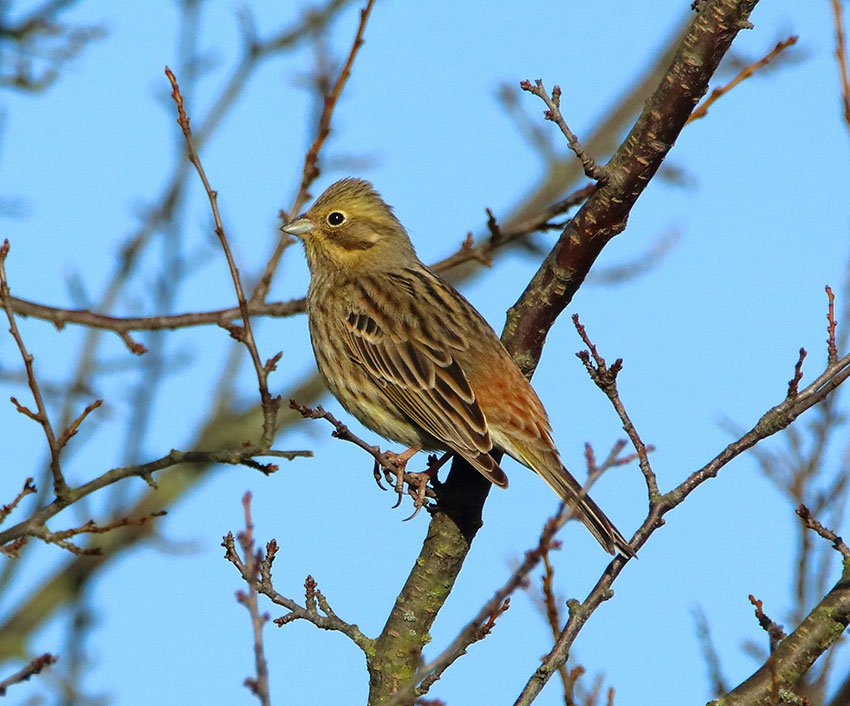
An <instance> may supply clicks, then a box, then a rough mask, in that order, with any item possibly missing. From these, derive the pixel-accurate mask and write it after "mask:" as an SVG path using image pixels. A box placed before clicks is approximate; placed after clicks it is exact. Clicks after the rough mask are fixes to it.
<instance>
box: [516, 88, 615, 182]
mask: <svg viewBox="0 0 850 706" xmlns="http://www.w3.org/2000/svg"><path fill="white" fill-rule="evenodd" d="M519 87H520V88H521V89H522V90H523V91H528V92H529V93H533V94H534V95H535V96H537V97H538V98H540V100H542V101H543V102H544V103H545V104H546V111H545V112H544V113H543V117H544V118H546V120H551V121H552V122H553V123H555V124H556V125H557V126H558V127H559V128H560V129H561V132H562V133H564V137H566V138H567V144H569V146H570V149H571V150H572V151H573V152H575V154H576V157H578V158H579V160H581V166H582V167H583V168H584V173H585V174H586V175H587V178H588V179H593V180H594V181H597V182H599V181H605V179H607V176H608V174H607V172H606V170H605V168H604V167H601V166H599V165H598V164H597V163H596V160H594V159H593V157H591V156H590V155H589V154H587V152H586V151H585V149H584V147H582V145H581V142H579V139H578V137H576V135H575V133H574V132H573V131H572V130H570V128H569V127H568V126H567V121H566V120H564V116H563V115H562V114H561V87H560V86H558V85H556V86H554V87H553V88H552V95H551V96H550V95H549V93H548V92H547V91H546V88H545V86H544V85H543V81H542V80H540V79H537V80H535V81H534V84H532V83H531V81H521V82H520V84H519Z"/></svg>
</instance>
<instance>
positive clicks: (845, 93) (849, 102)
mask: <svg viewBox="0 0 850 706" xmlns="http://www.w3.org/2000/svg"><path fill="white" fill-rule="evenodd" d="M831 4H832V18H833V22H834V23H835V60H836V62H837V63H838V76H839V79H840V81H841V103H842V105H843V108H844V122H845V123H847V128H848V129H850V72H848V69H847V40H846V39H845V37H844V17H843V9H842V7H841V0H831Z"/></svg>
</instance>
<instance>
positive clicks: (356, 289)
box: [283, 179, 634, 556]
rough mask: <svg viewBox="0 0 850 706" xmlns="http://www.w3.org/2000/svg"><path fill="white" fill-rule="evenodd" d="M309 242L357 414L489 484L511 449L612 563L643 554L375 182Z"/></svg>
mask: <svg viewBox="0 0 850 706" xmlns="http://www.w3.org/2000/svg"><path fill="white" fill-rule="evenodd" d="M283 230H284V231H285V232H287V233H291V234H293V235H297V236H298V237H299V238H301V239H302V240H303V241H304V246H305V250H306V253H307V262H308V264H309V266H310V274H311V279H310V288H309V291H308V293H307V314H308V316H309V321H310V337H311V340H312V343H313V351H314V353H315V355H316V362H317V363H318V366H319V370H320V371H321V373H322V375H323V376H324V378H325V380H326V381H327V384H328V387H329V388H330V390H331V392H333V394H334V395H335V396H336V398H337V399H338V400H339V401H340V403H341V404H342V405H343V407H345V408H346V409H347V410H348V411H349V412H350V413H351V414H353V415H354V416H355V417H357V419H359V420H360V421H361V422H362V423H363V424H364V425H366V426H367V427H369V428H370V429H372V430H374V431H376V432H377V433H379V434H381V435H382V436H384V437H386V438H388V439H392V440H394V441H398V442H401V443H403V444H406V445H407V446H410V447H420V448H423V449H428V450H436V449H440V450H451V451H454V452H455V453H458V454H460V455H461V456H462V457H463V458H465V459H466V460H467V461H468V462H469V463H470V464H471V465H472V466H473V467H474V468H476V469H477V470H478V471H479V472H481V473H482V474H483V475H484V476H485V477H486V478H487V479H488V480H490V481H491V482H493V483H494V484H496V485H498V486H499V487H502V488H504V487H506V486H507V484H508V479H507V476H506V475H505V473H504V471H503V470H502V469H501V468H500V467H499V465H498V464H497V463H496V461H495V460H494V459H493V457H492V456H491V455H490V451H491V450H492V449H493V448H494V447H498V448H500V449H503V450H504V451H505V452H506V453H508V454H509V455H510V456H512V457H513V458H515V459H516V460H517V461H519V462H520V463H522V464H524V465H526V466H528V467H529V468H531V469H532V470H534V471H535V472H537V473H538V474H539V475H540V476H541V477H542V478H543V479H544V480H545V481H546V482H547V483H548V484H549V485H550V486H551V487H552V489H553V490H554V491H555V492H556V493H557V494H558V495H559V496H560V497H561V498H562V499H563V500H565V501H566V502H568V503H571V504H575V505H576V514H577V516H578V517H579V518H580V519H581V520H582V521H583V522H584V524H585V525H587V527H588V529H589V530H590V531H591V532H592V533H593V536H594V537H596V539H597V540H599V543H600V544H601V545H602V546H603V547H604V548H605V549H606V550H607V551H608V552H611V553H614V552H615V551H617V552H620V553H622V554H624V555H627V556H632V555H633V554H634V552H633V551H632V549H631V548H630V547H629V545H628V542H626V540H625V539H624V538H623V536H622V535H621V534H620V533H619V532H618V531H617V529H616V528H615V527H614V525H613V524H612V523H611V521H610V520H609V519H608V518H607V517H606V516H605V513H603V512H602V510H601V509H600V508H599V507H598V506H597V505H596V503H594V502H593V500H591V499H590V498H589V497H587V496H586V495H584V494H583V493H582V489H581V485H580V484H579V483H578V482H577V481H576V480H575V478H573V477H572V476H571V475H570V473H569V472H568V471H567V469H566V468H565V467H564V465H563V464H562V463H561V460H560V457H559V455H558V451H557V449H556V448H555V444H554V442H553V441H552V433H551V429H550V426H549V420H548V418H547V416H546V411H545V410H544V409H543V405H542V404H541V402H540V399H539V398H538V397H537V394H536V393H535V392H534V390H533V389H532V387H531V385H530V384H529V383H528V381H527V380H526V378H525V377H524V376H523V375H522V373H521V372H520V371H519V368H517V367H516V365H515V364H514V362H513V360H512V359H511V357H510V355H509V354H508V353H507V351H506V350H505V349H504V347H503V346H502V344H501V342H500V341H499V338H498V336H497V335H496V333H495V332H494V331H493V329H492V328H490V326H489V325H488V324H487V322H486V321H485V320H484V319H483V318H482V317H481V315H480V314H479V313H478V312H477V311H476V310H475V309H474V308H473V306H472V305H471V304H470V303H469V302H468V301H467V300H466V299H464V298H463V297H462V296H461V295H460V294H459V293H458V292H457V291H455V289H454V288H453V287H452V286H451V285H449V284H448V283H447V282H445V281H444V280H442V279H441V278H440V277H438V276H437V275H436V274H434V273H433V272H431V271H430V270H429V269H428V268H427V267H426V266H425V265H424V264H422V262H421V261H420V260H419V258H418V257H417V256H416V253H415V252H414V249H413V245H412V244H411V242H410V238H409V237H408V235H407V232H406V231H405V229H404V227H403V226H402V225H401V223H400V222H399V221H398V219H397V218H396V217H395V215H394V214H393V212H392V209H391V208H390V207H389V206H387V204H385V203H384V201H383V200H382V199H381V197H380V196H379V195H378V193H377V192H376V191H375V190H374V189H373V188H372V185H371V184H369V182H367V181H363V180H360V179H343V180H341V181H338V182H336V183H335V184H333V185H332V186H330V187H329V188H328V189H327V191H325V192H324V193H323V194H322V195H321V196H320V197H319V198H318V199H317V200H316V202H315V203H314V204H313V206H312V207H311V208H310V209H309V210H308V211H307V212H306V213H305V214H304V215H302V216H299V217H298V218H296V219H295V220H294V221H292V222H291V223H289V224H287V225H286V226H284V227H283Z"/></svg>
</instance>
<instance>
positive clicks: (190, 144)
mask: <svg viewBox="0 0 850 706" xmlns="http://www.w3.org/2000/svg"><path fill="white" fill-rule="evenodd" d="M165 75H166V76H167V77H168V80H169V82H170V83H171V97H172V98H173V99H174V103H175V104H176V105H177V123H178V125H180V129H181V130H182V131H183V136H184V137H185V138H186V149H187V151H188V156H189V161H190V162H192V164H193V165H194V166H195V170H196V171H197V172H198V176H199V177H200V179H201V182H202V183H203V185H204V190H205V191H206V192H207V198H208V199H209V202H210V209H211V210H212V215H213V220H214V221H215V234H216V235H217V236H218V240H219V243H221V248H222V250H223V251H224V256H225V257H226V258H227V266H228V267H229V268H230V277H231V279H232V280H233V287H234V289H235V290H236V298H237V300H238V301H239V311H240V313H241V318H242V326H241V327H236V326H231V327H230V329H229V330H230V334H231V336H233V337H234V338H235V339H236V340H237V341H239V342H240V343H243V344H244V345H245V347H246V348H247V349H248V352H249V354H250V356H251V361H252V362H253V363H254V370H255V372H256V373H257V383H258V385H259V388H260V404H261V406H262V408H263V436H262V445H263V446H264V447H266V448H270V447H271V445H272V443H273V442H274V433H275V427H276V419H277V411H278V408H279V407H280V398H279V397H272V395H271V393H270V392H269V387H268V377H269V373H270V372H271V371H272V370H274V367H275V363H276V362H277V360H278V359H279V358H280V356H281V354H280V353H278V354H277V355H276V356H274V357H272V358H271V359H269V360H268V361H266V363H265V364H263V362H262V361H261V360H260V354H259V351H257V343H256V340H255V339H254V332H253V329H252V327H251V316H250V314H249V312H248V301H247V299H246V297H245V291H244V290H243V288H242V280H241V278H240V277H239V270H238V269H237V267H236V263H235V262H234V260H233V254H232V253H231V251H230V244H229V243H228V242H227V235H226V234H225V232H224V225H223V224H222V222H221V214H220V213H219V210H218V193H217V192H216V191H214V190H213V188H212V187H211V186H210V182H209V180H208V179H207V175H206V172H205V171H204V167H203V165H202V164H201V158H200V155H199V154H198V151H197V149H196V148H195V142H194V140H193V139H192V130H191V128H190V126H189V117H188V116H187V115H186V110H185V108H184V105H183V96H182V95H181V94H180V87H179V86H178V85H177V79H176V77H175V76H174V73H173V72H172V71H171V69H169V68H168V67H167V66H166V67H165Z"/></svg>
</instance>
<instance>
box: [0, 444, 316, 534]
mask: <svg viewBox="0 0 850 706" xmlns="http://www.w3.org/2000/svg"><path fill="white" fill-rule="evenodd" d="M312 455H313V453H312V451H277V450H274V449H268V450H266V449H260V448H256V447H251V446H241V447H238V448H234V449H224V450H221V451H178V450H176V449H174V450H172V451H170V452H169V453H167V454H166V455H165V456H161V457H160V458H157V459H154V460H153V461H148V462H146V463H141V464H137V465H132V466H123V467H119V468H113V469H111V470H109V471H106V472H105V473H102V474H101V475H99V476H98V477H97V478H94V479H93V480H90V481H89V482H88V483H84V484H83V485H80V486H78V487H76V488H68V490H67V492H66V493H65V495H64V496H63V497H62V498H56V500H54V501H53V502H52V503H50V504H49V505H47V506H46V507H44V508H42V509H40V510H38V511H37V512H35V513H33V514H32V515H31V516H30V517H29V518H27V519H26V520H24V521H22V522H19V523H18V524H16V525H13V526H12V527H9V528H8V529H5V530H3V531H2V532H0V546H3V545H6V544H7V543H8V542H11V541H13V540H16V539H18V538H20V537H27V536H39V535H40V534H42V533H43V532H44V530H45V529H46V527H45V523H46V522H47V520H49V519H50V518H51V517H54V516H56V515H57V514H59V513H60V512H61V511H62V510H64V509H65V508H66V507H68V506H69V505H72V504H74V503H75V502H77V501H78V500H80V499H81V498H84V497H86V496H87V495H90V494H91V493H94V492H95V491H97V490H100V489H101V488H105V487H106V486H108V485H112V484H113V483H116V482H118V481H119V480H123V479H124V478H132V477H138V478H143V479H144V480H146V481H148V482H149V483H151V484H152V483H153V480H152V476H153V474H154V473H156V472H157V471H161V470H163V469H166V468H170V467H172V466H176V465H179V464H181V463H224V464H229V465H244V466H248V467H249V468H253V469H256V470H259V471H261V472H263V473H267V474H268V473H273V472H274V471H276V470H277V468H278V467H277V466H276V465H275V464H272V463H258V462H257V461H256V460H254V457H255V456H275V457H278V458H286V459H289V460H291V459H293V458H300V457H309V456H312Z"/></svg>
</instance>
